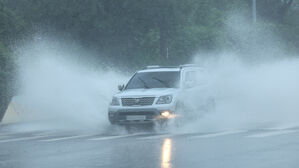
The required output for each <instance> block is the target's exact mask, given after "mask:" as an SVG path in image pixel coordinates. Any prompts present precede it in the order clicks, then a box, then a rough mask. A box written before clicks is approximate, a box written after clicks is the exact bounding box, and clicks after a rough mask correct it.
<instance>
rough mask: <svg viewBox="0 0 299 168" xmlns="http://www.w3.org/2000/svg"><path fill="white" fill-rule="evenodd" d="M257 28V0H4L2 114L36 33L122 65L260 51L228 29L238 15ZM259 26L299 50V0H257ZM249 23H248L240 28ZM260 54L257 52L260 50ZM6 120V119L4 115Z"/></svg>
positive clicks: (0, 8) (0, 15) (0, 7)
mask: <svg viewBox="0 0 299 168" xmlns="http://www.w3.org/2000/svg"><path fill="white" fill-rule="evenodd" d="M234 15H241V16H242V18H243V19H244V20H246V22H248V23H250V24H253V23H252V22H253V20H252V0H183V1H182V0H121V1H116V0H0V114H3V112H4V111H5V109H6V107H7V104H8V103H9V101H10V99H11V97H12V95H13V93H14V87H13V86H14V85H15V84H14V76H15V75H14V74H15V73H14V72H15V69H16V66H15V65H14V61H13V60H14V57H15V56H14V48H15V45H16V43H18V42H19V41H22V40H24V39H28V38H31V37H32V35H33V34H35V33H40V34H50V35H56V36H62V37H67V38H70V39H72V40H74V41H76V42H78V43H79V44H80V45H81V46H82V47H83V48H85V49H90V50H92V51H95V52H96V53H98V56H97V58H94V59H98V60H105V61H107V62H109V63H110V64H111V65H115V66H118V67H120V66H122V67H126V68H129V67H133V68H137V67H142V66H145V65H149V64H168V65H169V64H182V63H186V62H188V61H190V60H191V59H192V56H194V55H195V54H197V53H205V52H211V51H212V52H222V51H227V50H233V51H236V52H237V53H243V54H244V53H247V55H249V57H250V54H253V52H251V51H250V50H249V49H248V47H246V45H251V44H253V43H263V41H253V42H252V41H251V40H250V38H252V36H250V34H251V33H250V32H249V35H246V36H244V37H246V40H245V42H244V45H243V44H240V41H238V40H237V39H236V37H235V36H234V34H233V33H231V32H230V30H229V29H227V21H228V20H229V18H230V17H231V16H234ZM257 20H258V22H257V23H256V25H255V26H256V29H261V30H271V31H273V32H274V33H275V34H276V35H277V36H278V38H279V39H281V41H283V43H279V45H283V48H284V50H285V51H288V52H289V53H290V54H293V55H296V53H298V49H299V2H298V1H297V0H257ZM240 26H242V25H240ZM255 49H256V48H255ZM0 118H1V115H0Z"/></svg>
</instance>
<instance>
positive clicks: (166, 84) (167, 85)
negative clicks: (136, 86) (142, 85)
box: [152, 77, 171, 88]
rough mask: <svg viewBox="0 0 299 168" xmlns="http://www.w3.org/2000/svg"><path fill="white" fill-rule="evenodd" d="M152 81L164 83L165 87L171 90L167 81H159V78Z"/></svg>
mask: <svg viewBox="0 0 299 168" xmlns="http://www.w3.org/2000/svg"><path fill="white" fill-rule="evenodd" d="M152 79H155V80H156V81H158V82H160V83H162V84H163V85H164V86H165V87H167V88H171V87H170V86H169V84H168V83H167V82H165V81H163V80H161V79H159V78H156V77H152Z"/></svg>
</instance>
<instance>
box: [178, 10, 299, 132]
mask: <svg viewBox="0 0 299 168" xmlns="http://www.w3.org/2000/svg"><path fill="white" fill-rule="evenodd" d="M226 28H227V30H226V31H227V33H228V34H229V35H230V37H231V38H232V39H233V40H232V41H233V42H234V46H235V47H236V48H235V49H231V50H226V51H225V52H223V51H222V52H220V53H219V52H218V53H208V54H207V53H201V52H200V53H199V54H198V55H197V56H195V59H194V61H193V63H196V64H199V65H201V66H203V67H204V68H205V69H206V71H207V72H208V76H207V77H206V81H208V90H209V92H208V94H206V93H204V94H203V93H202V92H201V91H200V90H199V91H197V92H195V93H196V94H195V95H193V97H191V98H189V99H188V101H190V102H191V103H189V104H191V106H196V105H197V104H198V102H197V100H199V99H200V98H202V97H213V98H214V99H215V102H216V104H215V109H214V112H211V113H206V114H205V115H203V116H202V117H201V118H200V119H198V120H197V121H195V122H192V123H189V124H187V126H186V127H184V128H182V130H183V131H184V132H185V131H191V132H192V131H220V130H239V129H255V128H265V127H282V126H283V127H285V126H286V125H289V126H290V125H298V122H299V104H298V102H299V76H298V72H299V59H298V58H296V57H294V55H295V54H292V53H291V52H290V51H288V50H286V47H287V46H286V45H285V43H284V41H283V40H282V39H280V38H279V36H277V35H276V34H275V33H273V32H274V31H273V29H271V26H270V27H267V26H266V25H264V23H257V24H252V23H249V22H247V21H245V20H244V18H242V17H239V16H238V17H236V16H235V15H234V16H233V17H231V18H229V19H228V21H227V26H226ZM197 113H201V112H200V111H197Z"/></svg>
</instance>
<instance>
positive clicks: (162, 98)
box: [156, 95, 172, 104]
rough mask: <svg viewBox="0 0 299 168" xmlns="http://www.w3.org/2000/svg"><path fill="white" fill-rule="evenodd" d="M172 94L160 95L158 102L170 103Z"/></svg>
mask: <svg viewBox="0 0 299 168" xmlns="http://www.w3.org/2000/svg"><path fill="white" fill-rule="evenodd" d="M171 101H172V95H166V96H160V97H159V99H158V101H157V103H156V104H170V103H171Z"/></svg>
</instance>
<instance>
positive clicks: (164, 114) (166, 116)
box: [161, 111, 170, 118]
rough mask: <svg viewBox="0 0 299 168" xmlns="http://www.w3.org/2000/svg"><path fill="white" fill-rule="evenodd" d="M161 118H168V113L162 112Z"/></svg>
mask: <svg viewBox="0 0 299 168" xmlns="http://www.w3.org/2000/svg"><path fill="white" fill-rule="evenodd" d="M161 116H162V117H165V118H168V117H170V112H169V111H162V112H161Z"/></svg>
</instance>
